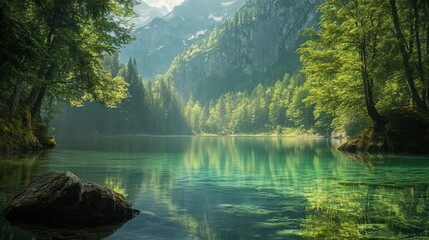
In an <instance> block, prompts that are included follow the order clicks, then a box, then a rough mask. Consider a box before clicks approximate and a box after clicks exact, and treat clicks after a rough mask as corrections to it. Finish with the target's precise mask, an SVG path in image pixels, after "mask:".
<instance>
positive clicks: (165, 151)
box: [0, 136, 429, 239]
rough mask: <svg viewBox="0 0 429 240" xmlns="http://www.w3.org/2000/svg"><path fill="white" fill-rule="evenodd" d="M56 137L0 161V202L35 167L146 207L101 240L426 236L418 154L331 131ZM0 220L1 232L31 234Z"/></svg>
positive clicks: (424, 162) (427, 209) (428, 225)
mask: <svg viewBox="0 0 429 240" xmlns="http://www.w3.org/2000/svg"><path fill="white" fill-rule="evenodd" d="M59 142H60V143H61V142H62V145H60V146H59V147H58V148H57V149H56V150H55V151H53V152H50V153H47V154H45V155H42V156H35V157H33V158H31V157H30V158H23V159H22V160H20V161H15V160H13V161H3V162H1V163H0V164H3V165H1V168H0V169H1V170H0V174H1V176H0V179H1V183H0V187H2V189H1V190H2V191H1V197H2V201H3V202H2V205H3V203H4V202H5V201H6V199H8V198H10V196H12V195H13V193H15V192H16V191H18V190H19V189H21V188H22V187H23V186H24V185H26V184H27V183H28V182H29V181H30V180H31V179H33V178H34V177H35V176H38V175H40V174H42V173H43V172H46V171H49V170H70V171H72V172H74V173H75V174H76V175H78V176H79V177H81V178H83V179H86V180H88V181H93V182H96V183H99V184H102V185H106V186H109V187H111V188H113V189H115V191H118V192H121V193H123V194H125V195H127V198H128V199H129V200H130V201H131V202H132V203H133V204H134V206H135V207H136V208H137V209H140V210H142V211H143V214H141V215H139V216H138V217H137V218H135V219H133V220H131V221H129V222H127V223H126V224H125V225H124V226H123V227H122V228H121V229H119V230H118V231H116V232H115V233H113V234H112V235H110V236H109V237H107V238H108V239H135V238H143V239H324V238H327V239H335V238H338V239H363V238H367V239H377V238H382V239H386V238H397V237H403V238H413V237H417V238H418V237H420V238H424V237H429V232H428V230H427V229H429V179H428V178H427V172H428V170H429V158H428V157H425V156H406V155H378V156H374V155H370V156H367V155H360V156H345V155H343V154H342V153H340V152H339V151H337V150H336V148H337V146H338V145H339V143H337V142H332V141H331V140H330V139H294V138H277V137H257V138H251V137H148V136H121V137H106V138H75V139H72V138H69V139H66V140H65V141H62V140H61V141H59ZM37 158H38V159H37ZM25 159H27V160H25ZM35 159H37V160H35ZM12 170H13V171H12ZM12 172H13V173H12ZM4 182H6V183H11V184H10V186H8V184H3V183H4ZM3 190H4V191H3ZM0 221H1V219H0ZM0 223H1V224H2V228H3V230H1V231H2V232H1V237H0V239H3V238H9V237H10V234H11V233H13V234H15V236H17V234H24V235H22V236H24V237H22V238H23V239H26V237H25V236H28V235H25V234H26V233H23V232H19V231H18V230H17V229H14V228H12V227H10V226H8V225H7V224H5V223H4V222H0ZM5 228H9V230H4V229H5ZM7 233H9V235H6V234H7ZM143 236H144V237H143ZM30 238H31V235H30V236H29V237H27V239H30ZM12 239H20V238H13V237H12Z"/></svg>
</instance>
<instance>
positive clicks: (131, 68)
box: [52, 54, 189, 135]
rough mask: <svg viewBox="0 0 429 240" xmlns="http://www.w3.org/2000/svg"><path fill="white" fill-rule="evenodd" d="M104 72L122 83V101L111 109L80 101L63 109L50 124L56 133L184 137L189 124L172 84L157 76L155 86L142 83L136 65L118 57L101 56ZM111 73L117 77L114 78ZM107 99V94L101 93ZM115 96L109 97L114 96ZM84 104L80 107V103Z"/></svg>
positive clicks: (114, 55)
mask: <svg viewBox="0 0 429 240" xmlns="http://www.w3.org/2000/svg"><path fill="white" fill-rule="evenodd" d="M104 66H105V68H106V69H105V70H106V71H108V72H109V74H111V78H112V79H117V78H121V79H123V81H124V85H125V87H126V88H125V87H124V89H125V90H126V91H124V93H125V94H126V96H125V99H124V100H123V101H122V102H120V103H119V104H117V105H115V107H114V108H111V106H108V105H107V104H106V101H104V102H105V104H103V105H101V104H99V103H91V102H88V101H87V102H83V103H85V104H84V106H83V107H78V108H76V107H72V108H69V107H65V111H64V112H63V113H62V114H61V115H59V116H58V117H57V118H55V119H54V121H53V124H52V125H53V126H54V127H55V129H56V130H57V133H59V134H68V135H74V134H78V135H86V134H108V135H111V134H124V133H146V134H187V133H189V129H188V125H187V123H186V121H185V120H184V117H183V113H182V111H181V109H182V108H183V107H182V100H181V98H180V97H179V96H178V95H177V93H176V92H175V88H174V86H173V84H172V83H171V82H169V81H167V80H166V79H165V77H162V76H159V77H158V78H157V79H156V80H155V82H154V83H151V82H145V83H143V82H142V79H141V78H140V76H139V73H138V71H137V63H136V61H135V60H132V59H130V60H129V61H128V64H127V65H123V64H121V63H120V62H119V60H118V55H117V54H112V55H108V54H106V55H105V56H104ZM114 73H116V74H118V75H115V74H114ZM102 93H105V94H106V96H107V97H109V94H108V93H109V91H102ZM117 94H118V93H115V94H112V95H110V97H112V96H116V95H117ZM81 105H83V104H81Z"/></svg>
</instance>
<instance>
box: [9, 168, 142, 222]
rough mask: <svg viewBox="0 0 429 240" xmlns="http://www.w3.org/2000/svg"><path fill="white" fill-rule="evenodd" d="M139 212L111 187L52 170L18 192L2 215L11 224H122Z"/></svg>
mask: <svg viewBox="0 0 429 240" xmlns="http://www.w3.org/2000/svg"><path fill="white" fill-rule="evenodd" d="M138 213H139V211H138V210H136V209H133V208H132V207H131V204H130V203H128V202H127V201H126V199H125V198H124V196H122V195H121V194H119V193H116V192H114V191H113V190H111V189H109V188H106V187H102V186H100V185H98V184H95V183H89V182H86V181H83V180H81V179H79V178H78V177H77V176H76V175H74V174H73V173H71V172H49V173H47V174H45V175H43V176H41V177H40V178H38V179H36V180H35V181H33V182H31V183H30V184H29V185H28V186H27V187H26V188H25V189H24V190H23V191H21V192H20V193H18V195H16V196H15V197H14V199H13V200H12V203H11V205H10V206H8V207H7V208H6V209H5V210H4V211H3V213H2V214H3V216H4V217H5V218H6V219H7V220H8V221H10V222H12V223H41V224H49V225H56V226H61V225H72V226H94V225H106V224H107V225H109V224H112V225H113V224H114V225H116V224H120V223H123V222H125V221H127V220H129V219H131V218H133V217H134V216H135V215H137V214H138Z"/></svg>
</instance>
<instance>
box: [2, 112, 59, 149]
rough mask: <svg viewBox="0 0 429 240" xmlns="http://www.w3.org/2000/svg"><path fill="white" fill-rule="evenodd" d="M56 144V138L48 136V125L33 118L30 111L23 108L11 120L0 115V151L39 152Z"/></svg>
mask: <svg viewBox="0 0 429 240" xmlns="http://www.w3.org/2000/svg"><path fill="white" fill-rule="evenodd" d="M55 146H56V142H55V138H53V137H49V136H48V128H47V127H46V125H45V124H43V123H42V121H38V120H32V119H31V114H30V113H29V112H28V111H26V110H23V111H22V112H21V113H20V114H17V115H16V117H15V118H14V119H11V120H7V119H3V118H1V117H0V153H2V154H17V153H26V152H37V151H42V150H47V149H52V148H55Z"/></svg>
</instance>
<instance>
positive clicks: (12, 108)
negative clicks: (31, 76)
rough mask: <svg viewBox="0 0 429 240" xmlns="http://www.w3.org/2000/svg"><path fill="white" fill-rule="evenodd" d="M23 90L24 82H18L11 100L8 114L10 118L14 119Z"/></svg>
mask: <svg viewBox="0 0 429 240" xmlns="http://www.w3.org/2000/svg"><path fill="white" fill-rule="evenodd" d="M21 90H22V82H18V83H17V84H16V85H15V87H14V89H13V94H12V96H11V98H10V101H9V106H10V107H9V116H8V119H9V120H12V119H13V118H14V117H15V113H16V110H17V109H18V107H19V98H20V96H21Z"/></svg>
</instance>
